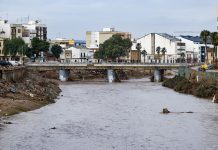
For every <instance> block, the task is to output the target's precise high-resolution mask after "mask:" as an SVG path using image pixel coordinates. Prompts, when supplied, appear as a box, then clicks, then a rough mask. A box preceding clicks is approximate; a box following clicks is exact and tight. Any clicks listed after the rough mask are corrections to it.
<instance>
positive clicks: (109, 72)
mask: <svg viewBox="0 0 218 150" xmlns="http://www.w3.org/2000/svg"><path fill="white" fill-rule="evenodd" d="M107 80H108V82H109V83H112V82H115V80H116V76H115V72H114V70H112V69H108V70H107Z"/></svg>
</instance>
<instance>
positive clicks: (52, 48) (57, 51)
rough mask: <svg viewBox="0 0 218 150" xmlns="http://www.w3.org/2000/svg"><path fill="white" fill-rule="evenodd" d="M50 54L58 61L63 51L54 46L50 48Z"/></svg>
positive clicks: (58, 46)
mask: <svg viewBox="0 0 218 150" xmlns="http://www.w3.org/2000/svg"><path fill="white" fill-rule="evenodd" d="M51 52H52V54H53V55H54V56H55V57H56V58H57V59H58V58H59V57H60V54H61V53H62V52H63V50H62V47H61V46H60V45H57V44H55V45H53V46H52V47H51Z"/></svg>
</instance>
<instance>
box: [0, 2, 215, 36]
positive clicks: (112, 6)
mask: <svg viewBox="0 0 218 150" xmlns="http://www.w3.org/2000/svg"><path fill="white" fill-rule="evenodd" d="M217 4H218V1H217V0H56V1H55V0H0V17H1V18H2V19H7V18H8V20H9V22H15V23H16V22H17V21H19V22H20V21H21V18H23V19H22V20H23V21H24V20H25V19H24V18H25V17H28V16H29V17H30V20H33V19H40V20H42V21H43V23H45V24H46V25H47V26H48V37H49V38H56V37H59V36H61V37H65V38H71V39H72V38H73V39H85V33H86V31H99V30H102V28H103V27H115V28H116V30H119V31H128V32H131V33H132V34H133V36H134V37H135V38H138V37H140V36H143V35H144V34H146V33H150V32H166V33H169V34H188V33H186V32H183V31H190V32H193V33H196V32H198V31H201V30H202V29H208V30H211V31H214V30H216V25H217V22H216V20H217V19H216V17H217V12H216V7H217ZM181 32H182V33H181Z"/></svg>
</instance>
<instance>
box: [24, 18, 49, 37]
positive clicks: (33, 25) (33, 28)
mask: <svg viewBox="0 0 218 150" xmlns="http://www.w3.org/2000/svg"><path fill="white" fill-rule="evenodd" d="M23 26H24V27H25V28H26V29H27V30H29V32H30V35H29V37H30V40H32V39H33V38H34V37H37V38H39V39H41V40H44V41H46V40H47V26H46V25H45V24H42V23H41V22H40V21H39V20H36V21H29V22H28V23H26V24H23Z"/></svg>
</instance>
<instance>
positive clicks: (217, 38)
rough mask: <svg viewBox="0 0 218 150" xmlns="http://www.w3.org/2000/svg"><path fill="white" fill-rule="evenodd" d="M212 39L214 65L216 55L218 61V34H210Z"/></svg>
mask: <svg viewBox="0 0 218 150" xmlns="http://www.w3.org/2000/svg"><path fill="white" fill-rule="evenodd" d="M210 38H211V42H212V44H213V63H214V62H215V61H214V53H215V57H216V59H217V46H218V33H217V32H212V33H211V34H210Z"/></svg>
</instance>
